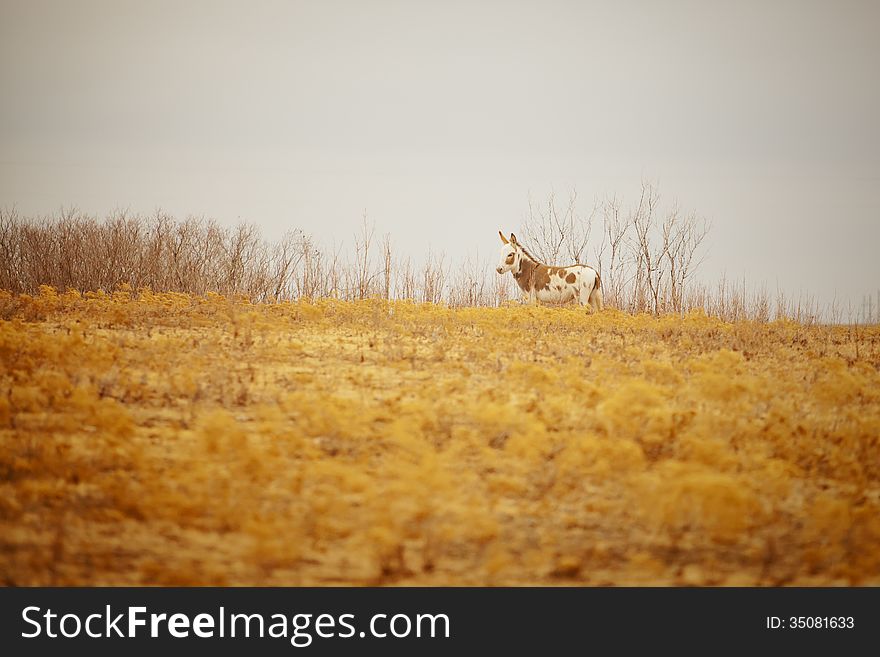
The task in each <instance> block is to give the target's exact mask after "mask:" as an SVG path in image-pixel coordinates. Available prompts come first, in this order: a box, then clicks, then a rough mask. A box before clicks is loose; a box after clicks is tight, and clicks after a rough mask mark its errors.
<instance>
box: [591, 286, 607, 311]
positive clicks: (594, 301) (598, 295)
mask: <svg viewBox="0 0 880 657" xmlns="http://www.w3.org/2000/svg"><path fill="white" fill-rule="evenodd" d="M590 305H591V306H592V307H593V310H594V311H595V312H599V311H600V310H603V309H604V308H605V300H604V299H603V298H602V290H600V289H599V288H596V289H594V290H593V291H592V292H591V293H590Z"/></svg>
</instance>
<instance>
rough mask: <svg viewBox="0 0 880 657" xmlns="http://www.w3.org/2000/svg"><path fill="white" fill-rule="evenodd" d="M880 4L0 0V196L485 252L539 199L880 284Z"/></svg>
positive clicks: (804, 279) (752, 266)
mask: <svg viewBox="0 0 880 657" xmlns="http://www.w3.org/2000/svg"><path fill="white" fill-rule="evenodd" d="M878 29H880V2H872V1H861V2H852V1H840V0H837V1H829V2H818V3H817V2H806V1H796V2H768V1H762V2H754V3H752V2H726V3H720V2H718V3H715V2H671V1H669V0H664V1H662V2H644V3H642V2H620V1H617V2H597V3H592V2H586V1H582V2H554V1H548V0H544V1H540V2H538V1H534V2H513V1H509V0H508V1H505V2H488V1H486V0H471V1H470V2H450V1H448V0H446V1H444V2H437V1H436V0H435V1H432V2H415V1H409V2H386V1H365V0H364V1H352V2H332V1H327V0H324V1H320V2H254V1H252V2H214V1H211V2H193V1H183V0H180V1H175V2H157V1H150V2H144V1H143V0H139V1H138V2H124V1H121V0H111V1H106V2H98V1H88V2H85V1H77V2H72V1H71V2H62V1H58V2H40V1H34V0H29V1H26V2H9V1H8V0H0V76H2V79H0V83H2V84H0V93H2V102H0V205H2V206H5V207H10V206H12V205H13V204H14V205H15V206H16V207H17V208H18V209H19V211H20V212H21V213H23V214H26V215H27V214H49V213H52V212H54V211H57V210H58V209H59V207H61V206H62V205H64V206H71V205H74V206H77V207H79V208H80V209H82V210H84V211H87V212H90V213H97V214H102V215H103V214H106V213H108V212H109V211H111V210H113V209H114V208H119V207H123V208H130V209H131V210H133V211H136V212H151V211H153V210H155V209H156V208H158V207H161V208H163V209H165V210H167V211H169V212H170V213H172V214H174V215H176V216H178V217H184V216H186V215H188V214H194V215H205V216H211V217H215V218H217V219H218V220H220V221H222V222H224V223H230V224H231V223H234V222H236V221H238V220H240V219H244V220H248V221H253V222H255V223H257V224H259V225H260V226H262V227H263V230H264V233H265V234H266V235H267V236H269V237H277V236H278V235H280V234H281V233H282V232H284V230H286V229H287V228H291V227H298V228H302V229H304V230H306V231H307V232H311V233H313V234H314V235H316V236H317V237H318V238H320V239H321V240H322V241H324V242H326V243H329V242H330V241H331V240H335V242H336V243H337V244H339V243H340V242H347V243H350V242H351V236H352V233H353V232H354V231H355V229H356V228H357V226H358V224H359V222H360V217H361V214H362V213H363V211H364V210H365V209H366V211H367V213H368V215H369V217H370V219H371V220H375V222H376V228H377V232H379V233H384V232H390V233H391V234H392V237H393V239H394V241H395V243H396V245H397V246H398V248H399V249H400V250H401V251H405V252H409V253H412V254H413V255H417V254H421V253H423V252H424V251H426V250H427V247H428V244H429V243H430V244H431V245H432V246H433V247H434V249H435V250H445V251H446V252H447V254H449V256H450V257H451V258H453V259H456V258H458V257H461V256H463V255H464V254H466V253H474V252H476V251H479V253H480V255H481V257H486V258H489V259H492V260H494V259H495V256H496V252H497V246H498V244H497V230H498V229H499V228H502V229H504V230H506V231H510V230H516V228H517V227H518V226H519V224H520V223H521V221H522V219H523V216H524V214H525V213H526V212H527V209H528V198H529V195H531V196H532V198H534V199H541V198H543V197H545V196H546V194H547V193H548V192H549V191H550V190H551V189H555V190H556V192H557V194H561V195H563V196H564V195H566V194H567V192H568V190H569V189H570V188H572V187H575V188H577V191H578V194H579V197H580V199H581V200H582V202H583V208H584V210H585V211H588V210H589V208H590V207H591V206H592V204H593V199H594V198H601V197H603V196H605V195H608V194H612V193H617V194H618V195H620V196H621V197H622V198H624V199H625V200H633V198H634V196H635V195H636V194H637V192H638V188H639V184H640V180H642V179H643V178H648V179H652V180H659V183H660V188H661V193H662V195H663V198H664V199H667V200H672V199H678V201H679V203H680V205H681V206H682V207H683V208H684V209H694V210H696V211H697V212H698V213H700V214H702V215H705V216H706V217H708V218H710V219H711V220H712V222H713V229H712V232H711V235H710V244H709V248H710V251H709V255H708V257H707V259H706V261H705V264H704V270H703V276H704V277H705V278H707V279H710V280H711V279H713V278H715V277H716V276H718V275H720V274H721V273H722V272H726V273H727V275H728V276H730V277H742V276H743V275H745V276H746V277H747V278H748V279H749V280H750V281H752V282H755V283H758V282H761V281H766V282H767V284H768V287H769V288H770V289H771V290H775V288H776V286H777V285H779V286H780V287H782V288H783V289H786V290H788V291H789V292H791V293H797V292H798V291H800V290H803V291H804V292H806V293H807V294H813V295H816V296H817V297H818V298H820V299H821V300H822V301H824V302H828V301H830V300H831V299H832V298H833V296H834V295H835V294H836V295H837V298H838V299H846V298H849V299H852V300H853V301H854V302H856V303H858V304H860V303H861V299H862V294H863V293H865V292H868V291H873V290H876V289H877V288H878V286H880V184H878V183H880V121H878V117H880V83H878V80H880V34H878Z"/></svg>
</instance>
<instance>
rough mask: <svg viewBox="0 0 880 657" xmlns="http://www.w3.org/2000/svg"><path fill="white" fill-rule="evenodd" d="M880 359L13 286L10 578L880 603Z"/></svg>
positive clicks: (831, 350) (3, 562)
mask: <svg viewBox="0 0 880 657" xmlns="http://www.w3.org/2000/svg"><path fill="white" fill-rule="evenodd" d="M878 342H880V328H877V327H872V328H865V327H859V328H852V327H834V328H832V327H822V326H813V327H807V326H803V325H800V324H795V323H791V322H775V323H769V324H761V323H754V322H738V323H725V322H722V321H720V320H716V319H711V318H708V317H706V316H705V315H703V314H702V313H692V314H689V315H687V316H685V317H683V318H682V317H678V316H665V317H660V318H656V317H652V316H648V315H639V316H631V315H628V314H624V313H620V312H617V311H614V310H607V311H605V312H603V313H601V314H598V315H590V314H589V313H588V312H587V311H585V310H584V309H582V308H578V307H561V308H559V307H557V308H544V307H537V308H531V307H509V308H465V309H450V308H446V307H442V306H432V305H419V304H412V303H406V302H386V301H381V300H370V301H362V302H342V301H336V300H332V299H331V300H322V301H316V302H314V303H310V302H297V303H278V304H262V305H252V304H250V303H248V302H246V301H243V300H229V299H225V298H223V297H220V296H217V295H208V296H207V297H193V296H187V295H181V294H153V293H150V292H149V291H148V290H142V291H140V292H139V293H138V294H133V293H132V292H131V291H130V290H127V289H121V290H119V291H117V292H115V293H113V294H104V293H97V294H88V295H85V296H80V295H79V294H77V293H75V292H70V293H67V294H57V293H56V292H55V291H54V290H52V289H50V288H44V289H43V291H42V293H41V294H40V295H39V296H37V297H33V298H32V297H27V296H12V295H9V294H2V293H0V362H2V369H0V584H3V585H61V586H66V585H129V584H134V585H140V584H157V585H208V584H210V585H213V584H218V585H331V584H352V585H376V584H378V585H532V584H552V585H556V584H558V585H645V584H646V585H681V584H692V585H825V584H842V585H853V584H861V585H870V584H873V585H878V584H880V437H878V436H880V345H878Z"/></svg>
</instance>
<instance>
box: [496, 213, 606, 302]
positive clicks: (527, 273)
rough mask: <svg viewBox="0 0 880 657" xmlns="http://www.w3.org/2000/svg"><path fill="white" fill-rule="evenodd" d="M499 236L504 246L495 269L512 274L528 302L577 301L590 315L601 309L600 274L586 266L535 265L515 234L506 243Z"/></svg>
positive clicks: (534, 261) (502, 236)
mask: <svg viewBox="0 0 880 657" xmlns="http://www.w3.org/2000/svg"><path fill="white" fill-rule="evenodd" d="M498 235H499V236H500V237H501V241H502V242H503V244H504V246H502V247H501V260H500V263H499V265H498V266H497V267H496V268H495V270H496V271H497V272H498V273H499V274H505V273H507V272H513V278H514V279H515V280H516V282H517V284H518V285H519V286H520V287H521V288H522V291H523V292H525V293H526V294H528V295H529V303H530V304H532V305H535V304H536V303H537V302H538V301H543V302H545V303H566V302H568V301H571V300H572V299H577V300H578V303H579V304H580V305H582V306H586V305H587V304H589V305H590V307H591V308H592V310H593V312H595V311H599V310H602V308H603V302H602V289H601V287H600V286H601V281H600V280H599V272H597V271H596V270H595V269H593V268H592V267H588V266H587V265H568V266H567V267H551V266H549V265H544V264H541V263H540V262H538V261H537V260H536V259H535V258H534V257H533V256H532V255H531V254H530V253H529V252H528V251H526V250H525V249H524V248H523V246H522V244H520V243H519V242H517V241H516V235H514V234H513V233H511V234H510V239H509V240H508V239H507V238H506V237H504V234H503V233H502V232H501V231H500V230H499V231H498Z"/></svg>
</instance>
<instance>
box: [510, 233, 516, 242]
mask: <svg viewBox="0 0 880 657" xmlns="http://www.w3.org/2000/svg"><path fill="white" fill-rule="evenodd" d="M510 241H511V242H513V243H514V244H517V243H518V242H517V241H516V235H514V234H513V233H511V234H510Z"/></svg>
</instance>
